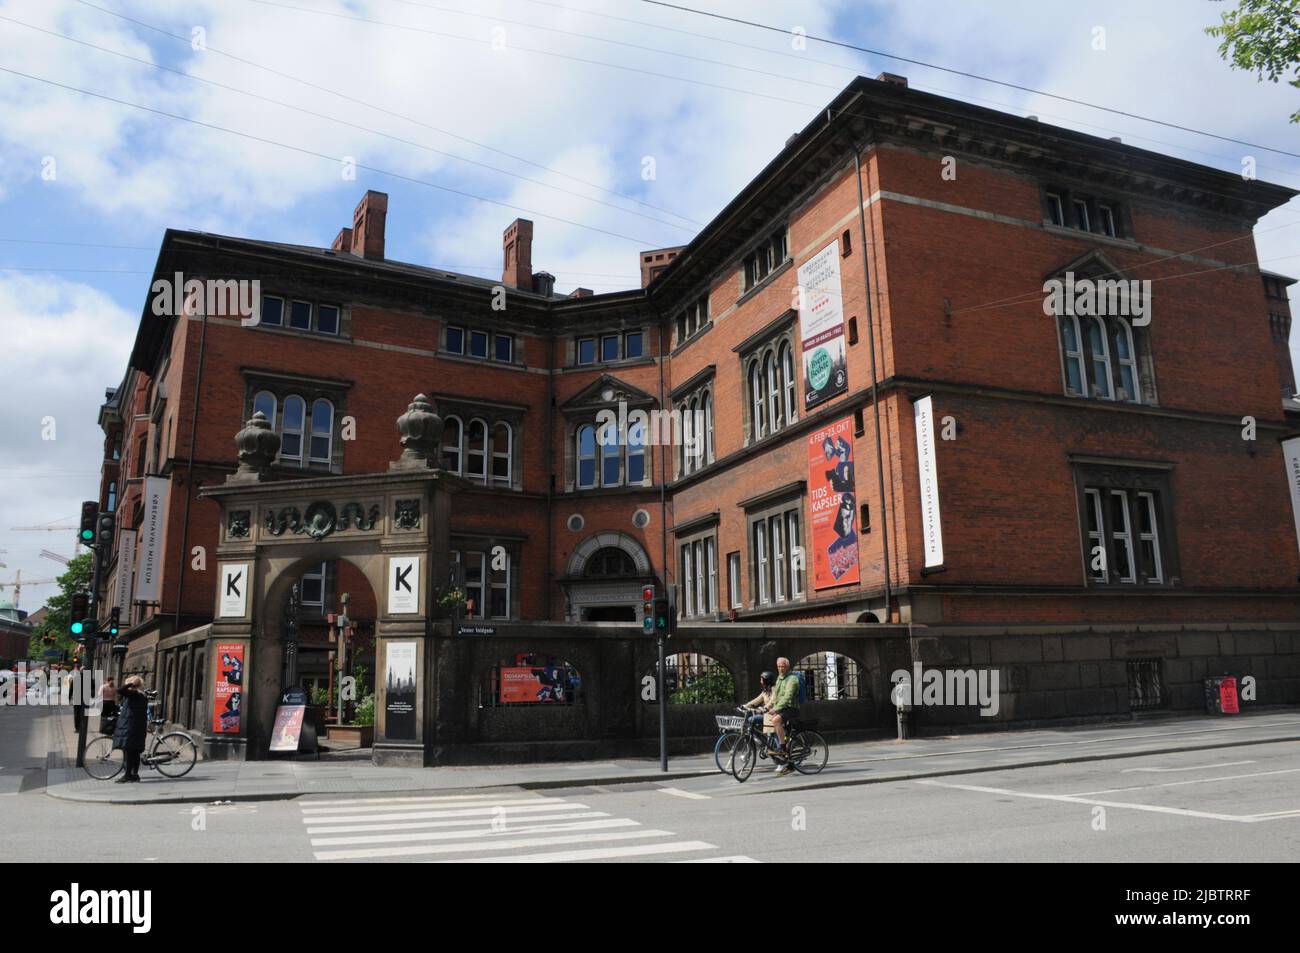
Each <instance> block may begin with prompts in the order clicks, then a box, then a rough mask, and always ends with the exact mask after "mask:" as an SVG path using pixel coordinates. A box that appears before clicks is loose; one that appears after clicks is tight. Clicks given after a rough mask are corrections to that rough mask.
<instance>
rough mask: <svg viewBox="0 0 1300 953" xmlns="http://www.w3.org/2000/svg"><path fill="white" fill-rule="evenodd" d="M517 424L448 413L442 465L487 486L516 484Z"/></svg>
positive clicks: (443, 427) (444, 432)
mask: <svg viewBox="0 0 1300 953" xmlns="http://www.w3.org/2000/svg"><path fill="white" fill-rule="evenodd" d="M516 426H517V425H516V424H515V423H514V422H512V421H505V420H500V419H492V418H488V417H479V416H472V417H467V418H462V416H461V415H460V414H457V413H448V414H447V415H446V416H445V417H444V418H443V423H442V466H443V469H444V470H446V471H447V472H448V473H454V474H456V475H458V476H463V477H465V478H466V479H467V480H471V481H473V482H475V483H479V484H482V485H484V486H501V487H510V486H513V485H514V473H515V465H514V464H515V443H516V436H517V435H516Z"/></svg>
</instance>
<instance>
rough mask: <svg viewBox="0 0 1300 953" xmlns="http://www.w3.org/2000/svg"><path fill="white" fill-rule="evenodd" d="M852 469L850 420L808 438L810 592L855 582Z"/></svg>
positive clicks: (855, 550)
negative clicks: (811, 588)
mask: <svg viewBox="0 0 1300 953" xmlns="http://www.w3.org/2000/svg"><path fill="white" fill-rule="evenodd" d="M853 469H854V464H853V418H852V417H845V418H844V419H843V420H837V421H836V422H835V423H833V424H830V425H829V426H827V427H823V428H822V429H821V430H818V431H816V432H815V433H813V434H811V435H809V437H808V540H809V548H810V549H811V550H812V559H811V564H810V568H811V570H812V583H813V589H830V588H832V587H834V586H846V585H850V584H852V583H855V582H857V581H858V578H859V571H858V527H857V515H858V513H857V505H858V502H857V491H856V489H855V488H854V481H853ZM805 564H808V561H807V560H805Z"/></svg>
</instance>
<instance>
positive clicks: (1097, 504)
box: [1083, 490, 1110, 582]
mask: <svg viewBox="0 0 1300 953" xmlns="http://www.w3.org/2000/svg"><path fill="white" fill-rule="evenodd" d="M1083 497H1084V503H1085V504H1086V505H1085V507H1084V509H1085V511H1086V512H1085V514H1084V516H1085V519H1086V520H1087V527H1088V529H1087V532H1088V574H1089V576H1090V577H1091V579H1092V580H1093V581H1094V582H1106V581H1107V580H1108V579H1109V578H1110V573H1109V570H1108V568H1107V560H1106V547H1105V545H1104V544H1103V543H1102V535H1101V534H1102V520H1101V492H1100V491H1099V490H1084V491H1083Z"/></svg>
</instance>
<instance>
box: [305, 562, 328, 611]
mask: <svg viewBox="0 0 1300 953" xmlns="http://www.w3.org/2000/svg"><path fill="white" fill-rule="evenodd" d="M325 566H326V564H325V563H321V564H320V565H319V566H313V567H312V568H311V569H310V570H309V571H307V572H305V573H303V574H302V582H301V587H300V589H299V601H300V602H301V603H302V605H303V606H304V607H305V608H314V609H315V610H316V611H317V612H324V611H325Z"/></svg>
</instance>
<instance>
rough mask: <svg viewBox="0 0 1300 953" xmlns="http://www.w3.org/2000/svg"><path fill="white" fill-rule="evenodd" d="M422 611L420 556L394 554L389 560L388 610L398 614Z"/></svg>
mask: <svg viewBox="0 0 1300 953" xmlns="http://www.w3.org/2000/svg"><path fill="white" fill-rule="evenodd" d="M419 611H420V557H419V556H394V557H393V558H392V559H390V560H388V612H389V614H390V615H397V614H399V613H405V612H419Z"/></svg>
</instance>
